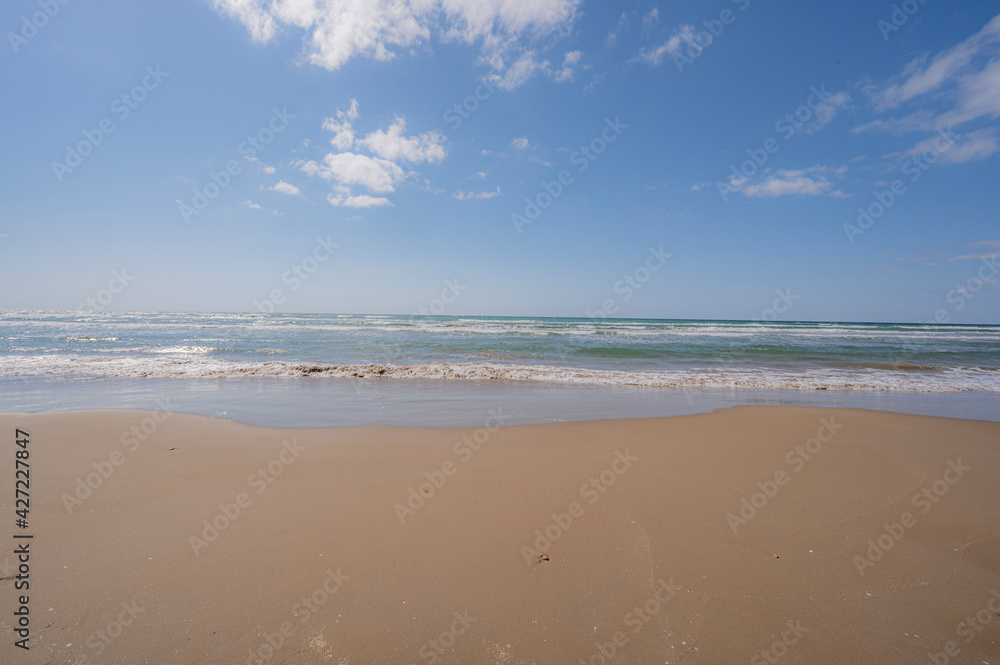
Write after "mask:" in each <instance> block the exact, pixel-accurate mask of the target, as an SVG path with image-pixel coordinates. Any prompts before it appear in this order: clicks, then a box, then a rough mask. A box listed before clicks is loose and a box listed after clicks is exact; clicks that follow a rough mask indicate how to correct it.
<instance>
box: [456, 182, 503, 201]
mask: <svg viewBox="0 0 1000 665" xmlns="http://www.w3.org/2000/svg"><path fill="white" fill-rule="evenodd" d="M451 196H452V198H454V199H456V200H458V201H468V200H469V199H492V198H493V197H494V196H500V186H499V185H497V188H496V190H494V191H491V192H489V191H488V192H479V193H473V192H463V191H462V190H458V191H457V192H454V193H453V194H452V195H451Z"/></svg>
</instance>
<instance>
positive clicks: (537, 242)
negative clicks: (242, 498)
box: [0, 0, 1000, 324]
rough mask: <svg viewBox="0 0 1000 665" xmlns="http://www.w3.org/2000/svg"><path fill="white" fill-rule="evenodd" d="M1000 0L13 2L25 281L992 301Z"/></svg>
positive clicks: (180, 305)
mask: <svg viewBox="0 0 1000 665" xmlns="http://www.w3.org/2000/svg"><path fill="white" fill-rule="evenodd" d="M997 11H998V7H997V4H996V3H995V2H981V1H970V2H961V3H959V2H945V1H942V0H938V1H934V2H927V1H926V0H924V2H923V3H921V2H920V0H908V1H907V2H902V3H899V2H896V3H893V2H888V1H885V2H871V1H870V0H869V1H867V2H860V1H858V2H854V1H850V0H848V1H845V2H839V3H799V2H791V1H788V0H784V1H779V0H772V1H770V2H766V3H765V2H762V1H761V0H712V1H711V2H704V1H702V2H693V1H686V0H678V1H675V2H670V3H658V2H650V1H641V2H627V3H594V2H584V1H579V0H523V1H516V0H486V1H478V2H477V1H474V0H444V1H440V2H439V1H436V0H417V1H407V2H396V1H395V0H393V1H390V2H386V1H385V0H347V1H343V0H327V1H325V2H321V1H317V0H274V1H273V2H261V1H257V0H178V1H176V2H171V3H155V4H153V3H134V2H124V1H120V0H106V1H104V2H98V3H85V2H76V1H74V0H65V1H60V0H35V1H34V2H28V1H23V0H13V1H11V2H6V3H4V5H3V8H2V9H0V28H2V32H3V33H4V40H3V41H4V43H3V44H2V45H0V51H2V69H0V87H2V89H3V90H4V91H5V102H4V105H3V106H4V110H3V122H2V123H0V146H2V155H3V159H2V160H0V197H2V202H3V205H2V206H0V285H2V286H0V309H78V308H79V309H94V310H102V309H108V310H128V311H136V310H148V311H251V312H269V311H277V312H339V313H372V314H378V313H383V314H389V313H392V314H415V313H422V312H426V313H434V314H446V315H516V316H614V317H649V318H666V319H672V318H709V319H752V318H763V319H772V318H775V319H781V320H823V321H897V322H928V321H932V320H936V321H938V322H948V323H994V324H996V323H1000V285H998V282H1000V268H998V267H997V264H996V263H995V257H996V256H997V255H998V254H1000V215H998V211H1000V187H998V184H1000V135H998V129H997V118H998V116H1000V15H998V14H997Z"/></svg>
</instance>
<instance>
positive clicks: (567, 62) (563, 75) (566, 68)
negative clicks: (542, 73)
mask: <svg viewBox="0 0 1000 665" xmlns="http://www.w3.org/2000/svg"><path fill="white" fill-rule="evenodd" d="M582 57H583V51H570V52H568V53H567V54H566V56H565V57H564V58H563V64H562V67H561V68H560V69H557V70H556V71H555V72H553V73H552V78H554V79H555V80H556V81H560V82H562V81H572V80H573V76H574V75H575V74H576V70H575V69H574V67H576V65H577V64H579V63H580V58H582Z"/></svg>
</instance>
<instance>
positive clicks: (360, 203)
mask: <svg viewBox="0 0 1000 665" xmlns="http://www.w3.org/2000/svg"><path fill="white" fill-rule="evenodd" d="M326 200H327V203H329V204H330V205H332V206H344V207H346V208H379V207H381V206H391V205H392V202H391V201H389V199H387V198H384V197H381V196H369V195H368V194H359V195H358V196H350V195H349V194H344V193H343V192H338V193H336V194H329V195H328V196H327V197H326Z"/></svg>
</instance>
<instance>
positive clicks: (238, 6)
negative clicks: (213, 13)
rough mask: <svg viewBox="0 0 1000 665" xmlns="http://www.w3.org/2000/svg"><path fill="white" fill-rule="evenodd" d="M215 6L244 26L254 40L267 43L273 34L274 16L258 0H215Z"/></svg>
mask: <svg viewBox="0 0 1000 665" xmlns="http://www.w3.org/2000/svg"><path fill="white" fill-rule="evenodd" d="M214 4H215V8H216V9H221V10H222V11H224V12H226V13H227V14H229V15H230V16H232V17H233V18H235V19H236V20H238V21H239V22H240V23H242V24H243V25H245V26H246V29H247V30H248V31H249V32H250V37H251V39H253V40H254V41H255V42H258V43H267V42H269V41H270V40H271V37H273V36H274V32H275V27H276V26H275V24H274V18H273V17H272V16H271V15H270V14H269V13H268V11H267V10H266V9H264V8H263V7H262V6H261V5H262V4H263V3H261V2H259V0H215V3H214Z"/></svg>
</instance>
